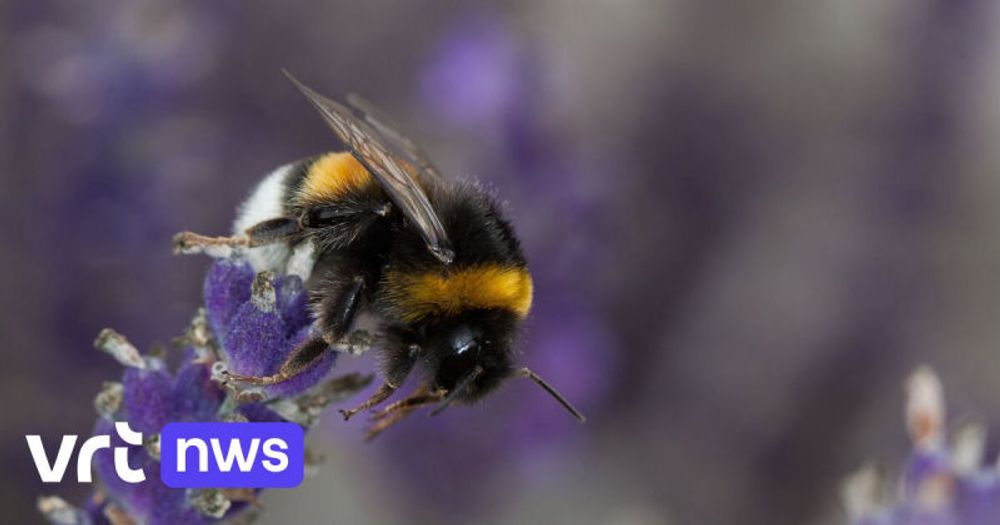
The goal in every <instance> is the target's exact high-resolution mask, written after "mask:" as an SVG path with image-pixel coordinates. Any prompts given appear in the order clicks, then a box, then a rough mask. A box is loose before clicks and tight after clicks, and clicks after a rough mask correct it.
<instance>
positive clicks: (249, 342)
mask: <svg viewBox="0 0 1000 525" xmlns="http://www.w3.org/2000/svg"><path fill="white" fill-rule="evenodd" d="M204 299H205V308H204V309H201V310H199V312H198V313H197V315H196V316H195V318H194V320H193V321H192V322H191V325H190V327H189V328H188V330H187V333H186V334H185V335H184V336H183V337H181V338H179V339H178V343H179V344H178V346H180V347H181V348H183V349H184V351H183V359H182V362H181V364H180V365H179V367H178V368H177V369H176V371H174V372H171V371H170V370H169V369H168V366H167V363H166V361H167V356H166V355H163V353H162V352H151V353H147V354H145V355H143V354H141V353H140V352H139V351H138V350H137V349H136V348H135V347H134V346H132V345H131V344H130V343H129V342H128V340H126V339H125V338H124V337H123V336H121V335H120V334H117V333H116V332H114V331H112V330H109V329H108V330H104V331H102V332H101V334H100V335H99V336H98V338H97V341H96V342H95V345H96V346H97V347H98V348H99V349H100V350H102V351H104V352H106V353H108V354H110V355H111V356H113V357H114V358H115V359H116V360H117V361H118V362H119V363H121V364H122V365H124V366H125V367H126V369H125V374H124V376H123V378H122V381H121V382H120V383H119V382H109V383H106V384H105V386H104V388H103V389H102V390H101V392H100V393H99V394H98V395H97V397H96V399H95V400H94V404H95V407H96V408H97V412H98V415H99V417H98V420H97V423H96V425H95V428H94V434H108V435H110V436H112V446H113V447H116V446H127V445H126V444H125V443H124V442H122V441H121V440H120V439H119V438H118V436H117V433H116V432H115V431H114V422H115V421H127V422H128V423H129V425H130V426H131V428H132V429H133V430H136V431H139V432H142V433H143V436H144V437H145V444H144V446H143V447H132V448H130V449H129V464H130V466H131V467H132V468H137V467H141V468H142V469H143V471H144V472H145V475H146V480H145V481H144V482H141V483H137V484H129V483H125V482H123V481H121V480H120V479H118V476H117V475H116V474H115V467H114V457H113V453H112V450H109V449H104V450H101V451H99V452H98V453H97V454H96V455H95V456H94V466H95V471H96V474H97V478H98V479H99V480H100V482H101V485H100V488H99V489H98V490H96V491H95V492H94V494H93V496H92V497H91V499H90V501H89V502H88V503H87V505H86V506H85V507H84V508H82V509H81V508H76V507H73V506H71V505H69V504H68V503H66V502H65V501H63V500H61V499H59V498H53V497H48V498H41V499H40V500H39V510H40V511H41V512H42V513H43V514H44V515H45V516H46V517H47V518H48V519H49V520H50V521H51V522H52V523H58V524H81V525H84V524H86V525H89V524H101V523H111V524H124V523H147V524H159V523H163V524H176V523H185V524H201V523H211V522H214V521H218V520H220V519H227V520H229V519H234V518H236V519H240V520H243V521H249V520H250V519H252V517H253V516H254V512H253V511H252V510H253V507H254V504H255V502H256V492H257V491H256V490H255V489H208V490H183V489H173V488H169V487H167V486H165V485H164V484H163V483H162V482H161V481H160V472H159V467H160V465H159V439H158V438H159V432H160V429H161V428H162V427H163V426H164V425H165V424H167V423H169V422H175V421H227V422H246V421H258V422H267V421H291V422H295V423H298V424H300V425H302V426H303V427H306V428H309V427H311V426H313V425H314V424H315V423H316V418H317V415H318V414H319V412H320V411H321V410H322V409H323V408H324V407H325V406H326V405H327V404H329V403H331V402H334V401H337V400H340V399H342V398H344V397H346V396H347V395H350V394H352V393H354V392H356V391H357V390H358V389H360V388H362V387H363V386H365V384H367V382H368V380H370V378H362V377H360V376H358V375H349V376H345V377H342V378H337V379H332V380H330V381H327V382H325V383H321V381H322V380H323V379H324V377H325V376H326V375H327V374H328V373H329V371H330V370H331V368H332V367H333V365H334V361H335V357H336V354H334V353H333V352H330V353H329V354H328V355H326V356H323V357H322V358H320V359H319V361H318V362H316V363H315V364H314V365H313V366H312V367H311V368H309V369H308V371H306V372H304V373H302V374H300V375H298V376H297V377H295V378H293V379H291V380H289V381H286V382H283V383H281V384H278V385H273V386H269V387H263V388H252V389H241V388H237V387H235V386H234V385H232V384H229V383H227V381H226V374H225V373H224V372H225V371H226V370H227V369H228V370H233V371H235V372H238V373H241V374H248V375H266V374H271V373H274V372H276V371H277V369H278V368H279V367H280V365H281V363H282V362H283V361H284V360H285V358H286V357H288V355H289V354H290V352H291V351H292V350H293V349H294V348H295V347H296V345H297V344H298V343H300V342H301V341H303V340H304V339H305V338H306V337H307V336H308V333H309V330H310V327H311V324H312V319H311V315H310V313H309V310H308V308H307V304H306V294H305V290H304V287H303V284H302V281H301V280H300V279H299V278H298V277H296V276H277V277H276V276H274V275H272V274H270V273H268V272H264V273H261V274H257V275H255V274H254V272H253V270H252V269H251V268H250V266H249V265H248V264H246V263H245V262H242V261H240V260H218V261H216V262H215V263H214V264H213V266H212V268H211V269H210V271H209V273H208V276H207V277H206V279H205V288H204ZM307 459H308V456H307ZM248 510H250V511H251V512H247V511H248Z"/></svg>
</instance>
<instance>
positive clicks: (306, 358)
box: [229, 337, 328, 385]
mask: <svg viewBox="0 0 1000 525" xmlns="http://www.w3.org/2000/svg"><path fill="white" fill-rule="evenodd" d="M327 348H328V345H327V344H326V341H325V340H323V338H321V337H311V338H309V339H306V340H305V342H303V343H302V344H300V345H299V346H298V347H296V348H295V350H292V354H291V355H290V356H289V357H288V359H287V360H286V361H285V362H284V363H283V364H282V365H281V368H280V369H278V372H277V373H276V374H272V375H269V376H245V375H241V374H235V373H233V372H229V377H230V379H232V380H234V381H239V382H241V383H249V384H252V385H274V384H277V383H281V382H284V381H288V380H289V379H292V378H293V377H295V376H297V375H299V374H301V373H302V372H303V371H305V370H306V369H307V368H309V366H310V365H312V364H313V363H314V362H315V361H316V359H317V358H318V357H319V356H321V355H323V353H324V352H326V350H327Z"/></svg>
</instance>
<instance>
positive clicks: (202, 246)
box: [174, 217, 302, 256]
mask: <svg viewBox="0 0 1000 525" xmlns="http://www.w3.org/2000/svg"><path fill="white" fill-rule="evenodd" d="M300 233H302V226H301V225H300V224H299V221H298V219H295V218H293V217H278V218H276V219H270V220H266V221H264V222H260V223H257V224H255V225H253V226H251V227H250V228H248V229H247V231H246V235H234V236H232V237H209V236H207V235H200V234H197V233H194V232H189V231H186V232H181V233H178V234H177V235H174V252H175V253H178V254H193V253H206V254H208V255H212V256H227V255H229V253H231V251H232V250H233V249H236V248H256V247H259V246H266V245H269V244H274V243H279V242H284V241H287V240H289V239H291V238H293V237H295V236H296V235H299V234H300Z"/></svg>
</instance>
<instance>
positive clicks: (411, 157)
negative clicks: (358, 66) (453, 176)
mask: <svg viewBox="0 0 1000 525" xmlns="http://www.w3.org/2000/svg"><path fill="white" fill-rule="evenodd" d="M347 103H348V104H350V105H351V106H354V108H356V109H357V110H358V111H360V112H361V113H362V115H364V117H365V121H366V122H368V123H369V124H371V125H372V127H374V128H375V130H376V131H378V132H379V134H380V135H382V137H383V138H385V139H386V145H387V146H389V147H390V148H392V149H393V150H394V152H395V153H397V154H398V155H399V156H401V157H403V158H405V159H406V161H407V162H408V163H409V164H410V166H415V167H416V169H417V170H418V173H417V176H418V177H420V179H421V181H422V182H424V183H429V184H440V183H442V182H443V179H442V178H441V173H440V172H439V171H438V169H437V167H436V166H434V163H433V162H431V159H430V158H429V157H428V156H427V154H426V153H424V150H423V149H421V148H420V146H417V144H416V143H415V142H413V141H412V140H410V138H409V137H407V136H406V135H404V134H403V132H401V131H399V129H400V128H399V126H397V125H396V124H395V123H394V122H393V121H392V120H391V119H389V117H387V116H386V115H385V113H383V112H382V111H381V110H380V109H379V108H378V107H377V106H376V105H375V104H372V103H371V102H369V101H368V100H366V99H365V98H363V97H361V95H358V94H356V93H349V94H348V95H347Z"/></svg>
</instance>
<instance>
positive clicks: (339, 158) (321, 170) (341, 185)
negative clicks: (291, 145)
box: [299, 153, 373, 201]
mask: <svg viewBox="0 0 1000 525" xmlns="http://www.w3.org/2000/svg"><path fill="white" fill-rule="evenodd" d="M372 182H373V180H372V176H371V174H370V173H368V170H366V169H365V167H364V166H362V165H361V163H360V162H358V161H357V159H355V158H354V156H353V155H351V154H350V153H327V154H326V155H323V156H322V157H320V158H318V159H316V161H315V162H313V163H312V165H311V166H309V172H308V173H306V178H305V180H303V181H302V188H301V189H300V190H299V195H300V198H301V199H303V200H305V201H322V200H331V199H336V198H338V197H342V196H343V195H344V194H346V193H348V192H350V191H352V190H360V189H363V188H364V187H365V186H367V185H369V184H372Z"/></svg>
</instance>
